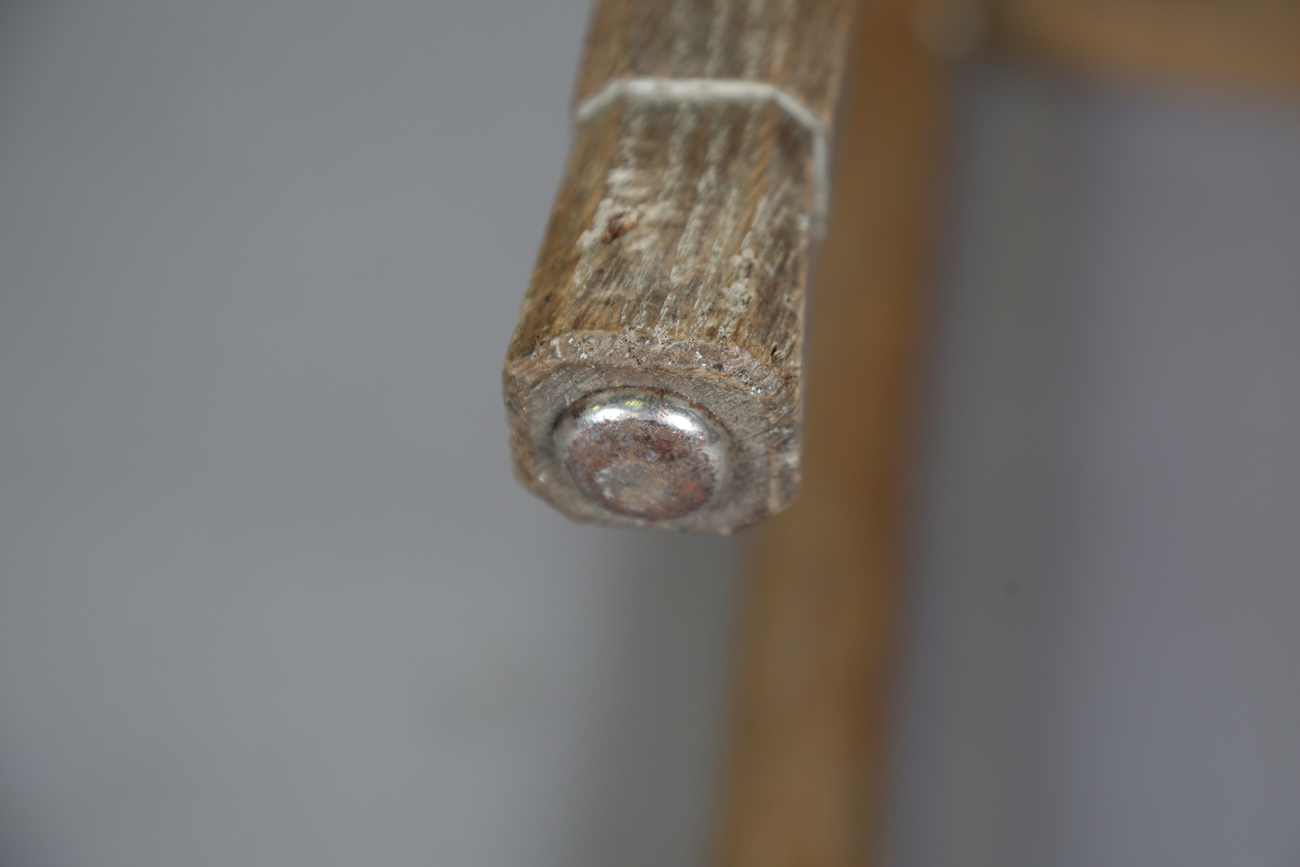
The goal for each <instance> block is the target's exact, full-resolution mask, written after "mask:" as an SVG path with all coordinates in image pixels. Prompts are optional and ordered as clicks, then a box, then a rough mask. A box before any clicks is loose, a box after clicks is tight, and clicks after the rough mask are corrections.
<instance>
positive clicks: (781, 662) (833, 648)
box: [717, 0, 946, 867]
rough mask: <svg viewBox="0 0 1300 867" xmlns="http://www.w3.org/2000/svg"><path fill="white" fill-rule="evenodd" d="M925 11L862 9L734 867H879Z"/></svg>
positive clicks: (732, 776) (935, 125)
mask: <svg viewBox="0 0 1300 867" xmlns="http://www.w3.org/2000/svg"><path fill="white" fill-rule="evenodd" d="M915 21H916V15H915V9H914V2H913V0H866V2H865V3H864V4H863V8H862V11H861V13H860V16H859V22H858V35H857V37H856V43H855V46H854V52H855V58H854V63H855V64H856V73H855V74H854V77H853V79H852V80H851V82H850V84H849V88H850V90H849V93H848V100H849V101H848V103H847V104H846V106H845V108H846V112H847V113H846V116H845V118H844V120H845V123H846V126H845V127H844V131H843V133H842V135H843V140H842V142H843V144H842V149H841V152H840V154H839V160H840V166H839V179H838V185H837V189H836V193H835V199H834V203H833V210H832V219H831V227H832V228H831V232H830V235H829V237H828V238H827V240H826V243H825V245H824V247H823V248H822V251H821V253H820V255H819V258H818V261H817V266H816V271H815V282H814V288H813V291H812V294H811V320H810V321H811V325H810V330H809V352H808V371H809V378H808V403H807V426H806V431H805V434H806V437H807V439H806V447H807V453H806V456H805V461H804V475H803V486H804V487H803V491H802V493H801V495H800V499H799V500H798V501H797V502H796V504H795V505H794V507H793V508H792V509H790V510H789V511H788V512H786V513H785V514H783V515H780V516H778V517H776V518H774V519H772V520H770V521H769V522H767V523H765V524H763V525H761V526H760V527H758V528H756V530H755V531H754V535H753V536H752V541H751V544H750V548H749V551H748V560H747V562H748V567H747V571H748V574H747V576H746V585H745V591H744V592H745V594H746V598H745V601H744V612H743V615H742V618H743V621H742V627H741V628H742V639H741V640H742V651H741V653H742V656H741V663H740V671H739V685H738V689H737V696H736V705H735V708H734V733H733V743H732V754H731V767H730V771H729V777H728V779H727V780H726V783H725V789H724V794H723V810H722V813H723V815H722V828H721V839H720V851H719V852H718V857H717V862H718V863H719V864H721V865H724V867H768V865H772V867H777V865H780V867H796V865H797V867H862V865H864V864H868V863H872V858H871V856H872V855H873V854H874V851H875V849H876V848H877V847H876V840H877V837H878V828H877V827H876V825H875V816H876V814H877V813H878V812H879V811H878V806H879V803H880V800H881V794H882V785H881V783H882V776H883V767H884V762H883V759H884V755H885V753H884V741H885V734H886V732H885V729H886V723H887V719H888V713H887V701H888V693H889V688H888V687H889V681H890V673H891V670H892V668H893V647H894V631H895V629H894V621H895V617H894V614H895V608H896V600H897V596H898V588H899V584H900V578H901V573H902V571H903V560H904V557H905V540H906V538H907V534H906V527H905V520H904V518H905V514H906V507H905V506H906V494H907V490H906V489H907V475H908V464H909V460H908V459H909V454H910V448H909V445H910V441H911V434H912V433H913V429H914V424H913V417H914V404H915V403H916V400H915V397H916V391H917V389H916V384H917V380H918V378H919V377H918V372H919V366H920V365H919V361H920V355H921V353H920V352H919V348H920V346H921V343H922V341H921V340H920V336H921V332H922V330H923V329H922V324H923V319H924V316H923V314H924V312H925V307H926V304H925V300H926V293H925V291H924V290H925V286H926V282H927V278H928V273H927V272H928V269H929V263H930V260H931V244H930V241H931V236H932V230H933V228H934V223H935V219H934V216H935V214H934V211H935V208H934V203H935V202H936V200H937V198H938V196H939V190H938V179H939V174H940V172H939V168H940V165H941V161H942V153H941V151H942V133H943V130H944V120H945V113H946V106H945V101H946V100H945V82H946V73H945V70H944V68H943V64H942V63H941V62H940V61H939V60H937V59H936V58H934V57H932V56H931V55H929V54H928V53H927V52H925V51H924V50H923V49H922V48H921V46H920V45H919V44H918V42H917V39H916V37H915Z"/></svg>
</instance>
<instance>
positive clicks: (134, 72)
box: [0, 0, 1300, 867]
mask: <svg viewBox="0 0 1300 867" xmlns="http://www.w3.org/2000/svg"><path fill="white" fill-rule="evenodd" d="M586 6H587V4H586V2H585V0H547V2H545V3H542V2H536V0H513V2H507V0H478V2H474V3H436V2H397V0H379V2H370V3H366V4H357V3H351V2H311V3H308V2H303V0H285V2H280V3H274V4H272V3H264V2H252V0H232V2H221V3H216V2H197V0H193V2H176V0H166V2H164V0H155V2H149V0H114V2H112V3H90V2H85V0H51V2H45V3H35V2H29V3H13V2H11V3H9V4H8V5H5V6H2V7H0V864H3V865H6V867H8V865H15V867H46V865H59V867H79V865H95V867H112V865H124V867H125V865H130V867H148V865H167V867H188V865H230V864H240V865H262V864H265V865H299V864H302V865H308V864H310V865H313V867H328V865H356V864H436V865H439V867H442V865H449V867H459V865H466V867H469V865H482V867H500V865H514V864H527V865H556V867H559V865H566V867H568V865H579V867H581V865H590V867H597V865H608V864H619V865H629V867H636V865H651V864H654V865H663V864H690V863H699V861H700V855H701V853H702V851H703V848H704V845H705V841H706V839H707V831H708V826H709V818H710V815H709V814H710V804H711V796H712V792H711V787H712V785H713V783H714V780H715V778H716V772H717V766H718V758H717V756H718V743H719V737H718V722H719V720H718V718H719V698H718V695H719V690H720V689H721V686H722V683H723V682H724V679H725V673H726V669H727V664H728V658H727V653H728V648H729V645H730V639H731V629H732V623H731V605H732V599H733V596H734V592H735V589H736V588H735V587H733V585H732V580H731V578H730V571H731V563H732V557H733V554H734V546H733V544H732V543H730V542H727V541H725V540H718V539H709V538H693V537H669V536H658V535H639V534H633V533H623V532H617V531H609V530H592V529H585V528H579V527H575V526H572V525H570V524H568V523H567V522H566V521H565V520H564V519H562V518H559V517H558V516H556V515H553V514H552V513H550V512H549V511H548V510H547V509H545V508H544V507H543V506H541V505H540V504H538V503H536V502H534V501H533V500H531V499H530V498H529V497H528V496H527V495H526V494H524V493H522V491H520V490H518V489H517V488H516V487H515V485H514V483H513V481H512V480H511V479H510V478H509V473H508V469H507V466H506V462H505V446H504V427H503V421H502V411H501V408H500V404H499V398H498V381H497V370H498V366H499V361H500V355H501V353H502V351H503V347H504V344H505V340H506V338H507V335H508V333H509V330H510V328H511V326H512V322H513V317H514V314H515V309H516V305H517V303H518V299H519V297H520V293H521V292H522V287H523V283H524V281H525V279H526V276H527V273H528V269H529V268H530V267H531V264H532V257H533V251H534V250H535V247H536V243H537V239H538V237H539V235H540V231H541V228H542V223H543V220H544V219H545V215H546V211H547V209H548V207H549V200H550V196H551V194H552V192H553V190H554V185H555V182H556V180H557V178H558V173H559V170H560V165H561V160H562V157H563V153H564V148H565V146H566V144H567V129H566V120H565V114H566V101H567V94H568V89H569V85H570V80H571V76H572V72H573V67H574V63H575V59H576V56H577V51H578V42H579V38H580V35H581V31H582V22H583V19H584V17H585V14H586ZM964 82H965V83H964V85H963V88H962V92H961V94H960V96H959V101H958V103H959V104H958V120H959V126H958V129H959V135H958V140H957V148H956V156H955V164H954V204H953V208H952V216H951V221H950V228H949V241H950V243H949V245H948V250H947V253H946V254H945V255H946V260H945V261H946V269H945V275H946V276H945V280H944V286H943V288H942V293H941V294H942V307H941V310H942V314H941V316H940V322H939V333H940V335H941V336H940V340H939V341H938V343H937V346H936V362H935V373H934V390H933V394H934V401H933V405H932V407H931V409H930V416H929V417H930V425H929V428H928V430H929V433H928V434H927V445H926V455H927V463H926V466H925V471H924V473H923V478H922V483H923V491H924V492H925V495H924V497H923V499H922V509H921V515H920V519H921V520H920V529H919V531H918V535H917V539H916V549H917V557H918V563H919V565H920V570H919V575H918V580H917V584H916V587H915V590H914V593H913V605H912V610H911V635H912V638H911V641H910V644H909V648H908V655H907V659H908V662H907V669H906V672H905V673H906V677H905V679H904V683H903V687H902V690H901V701H900V711H899V714H900V722H899V725H900V732H901V737H900V745H899V751H898V759H897V763H896V764H897V769H898V772H897V781H896V792H897V796H896V798H895V805H894V810H895V817H894V823H893V827H894V829H895V833H894V839H893V841H892V847H891V853H892V854H891V857H892V859H893V862H894V863H895V864H897V865H900V867H913V865H915V867H943V865H952V867H978V865H989V867H1011V865H1025V867H1041V865H1046V864H1050V865H1053V867H1073V865H1081V867H1082V865H1098V867H1102V865H1105V867H1109V865H1114V867H1121V865H1131V864H1144V865H1145V864H1178V865H1180V867H1197V865H1206V867H1209V865H1215V867H1222V865H1226V864H1242V865H1251V867H1255V865H1278V867H1289V865H1294V864H1296V863H1300V823H1297V822H1296V821H1295V817H1296V816H1297V815H1300V639H1297V637H1296V633H1295V627H1294V624H1295V623H1296V622H1297V619H1300V617H1298V616H1300V581H1298V580H1297V579H1298V578H1300V575H1298V574H1297V573H1298V572H1300V541H1297V538H1298V534H1297V533H1296V532H1295V526H1296V518H1297V515H1300V509H1298V508H1297V507H1298V506H1300V502H1298V500H1300V462H1298V461H1297V459H1296V456H1295V443H1296V442H1297V441H1298V440H1300V436H1298V435H1300V391H1298V390H1297V388H1296V385H1295V383H1296V381H1297V374H1300V342H1298V341H1297V339H1296V334H1297V330H1298V329H1297V326H1300V256H1297V254H1296V249H1295V248H1296V246H1297V243H1296V242H1297V238H1298V237H1300V232H1297V229H1298V228H1300V163H1297V161H1296V160H1295V154H1296V153H1298V152H1300V114H1297V109H1296V108H1295V106H1291V105H1284V104H1278V103H1274V104H1269V103H1265V102H1260V101H1255V102H1249V101H1247V102H1240V101H1230V100H1205V99H1194V98H1190V97H1187V96H1180V95H1178V94H1176V93H1173V92H1168V91H1166V92H1158V91H1154V90H1148V91H1145V92H1133V93H1125V92H1121V91H1116V90H1113V89H1105V88H1097V87H1080V86H1077V85H1074V84H1070V83H1069V82H1062V81H1054V80H1051V79H1046V78H1042V77H1037V76H1033V75H1029V74H1026V73H1024V72H1023V71H1017V70H1014V69H1006V68H1000V67H997V66H989V65H984V66H977V67H975V68H972V69H970V70H967V72H966V73H965V77H964Z"/></svg>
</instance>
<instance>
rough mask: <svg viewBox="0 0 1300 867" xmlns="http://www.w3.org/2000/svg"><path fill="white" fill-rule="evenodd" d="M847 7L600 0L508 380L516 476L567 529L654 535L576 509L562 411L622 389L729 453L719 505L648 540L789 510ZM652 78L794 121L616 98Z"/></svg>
mask: <svg viewBox="0 0 1300 867" xmlns="http://www.w3.org/2000/svg"><path fill="white" fill-rule="evenodd" d="M851 11H852V3H851V2H849V0H750V2H743V3H742V2H739V0H673V2H665V3H644V2H637V0H603V2H600V3H598V4H597V6H596V9H595V12H594V16H593V23H592V30H591V34H590V38H589V40H588V47H587V53H586V57H585V59H584V61H583V65H582V71H581V72H580V74H579V79H578V80H579V84H578V87H577V97H578V103H577V104H578V108H579V115H580V120H579V122H578V124H577V128H576V132H575V141H574V145H573V149H572V152H571V155H570V159H569V163H568V167H567V169H566V171H565V175H564V179H563V181H562V182H561V186H560V191H559V193H558V195H557V197H556V204H555V208H554V211H553V213H552V216H551V220H550V224H549V226H548V227H547V230H546V233H545V236H544V239H543V242H542V248H541V252H540V254H539V256H538V262H537V267H536V269H535V270H534V272H533V275H532V279H531V281H530V283H529V287H528V291H527V294H526V296H525V298H524V301H523V305H522V308H521V311H520V319H519V325H518V328H517V330H516V331H515V334H514V337H513V339H512V340H511V343H510V347H509V350H508V352H507V358H506V366H505V372H504V380H505V392H506V401H507V403H506V406H507V418H508V420H509V422H510V426H511V450H512V454H513V458H514V461H515V469H516V475H517V476H518V477H519V479H520V480H521V482H523V484H525V485H526V486H528V487H529V488H530V489H531V490H533V491H534V492H535V493H537V494H538V495H540V496H542V497H544V498H546V499H548V500H550V501H551V502H552V503H553V504H555V505H556V506H557V507H559V508H560V509H562V510H563V511H565V512H566V513H568V514H569V515H571V516H573V517H576V518H579V519H583V520H592V521H598V522H603V523H621V524H628V525H635V526H650V525H651V523H650V522H646V521H640V520H636V519H632V518H620V517H617V516H611V515H610V514H608V513H605V512H603V511H602V510H600V509H599V508H598V507H596V506H594V505H593V504H592V503H590V502H588V501H586V500H585V499H583V498H582V497H581V495H579V494H578V493H577V491H576V490H575V489H574V488H573V486H572V484H571V483H570V482H569V481H568V479H567V477H566V475H565V473H564V471H563V469H562V468H561V467H560V466H559V465H558V462H557V460H556V457H555V452H554V448H553V445H552V443H551V431H552V429H553V425H554V423H555V419H556V417H557V416H558V415H559V414H560V413H561V412H562V411H563V410H564V409H565V407H567V406H568V405H569V404H570V403H572V402H573V401H574V400H576V399H578V398H580V397H582V396H583V395H585V394H589V393H592V392H594V391H600V390H604V389H608V388H614V387H625V386H642V387H645V386H648V387H654V388H661V389H665V390H667V391H671V392H675V393H677V394H679V395H681V396H683V397H685V398H687V399H689V400H691V401H694V402H695V403H697V404H700V405H702V406H704V407H705V408H706V409H708V410H709V411H710V412H712V413H713V415H714V416H715V417H716V418H717V419H718V420H719V421H720V422H721V423H722V424H723V425H724V426H725V427H726V428H727V429H728V430H729V431H730V433H731V436H732V439H733V441H734V442H735V450H736V453H735V455H734V456H733V461H734V463H733V466H734V468H735V469H734V472H733V476H732V481H731V482H730V486H729V489H728V490H726V491H725V492H723V495H721V496H720V497H719V498H718V501H717V502H716V503H715V504H713V505H711V506H710V507H707V508H706V509H703V510H701V511H700V512H697V513H693V514H691V515H688V516H686V517H684V518H678V519H674V520H670V521H662V522H657V523H655V524H653V525H654V526H661V527H665V528H668V529H694V530H710V531H717V532H730V531H731V530H734V529H736V528H738V527H741V526H744V525H746V524H748V523H749V522H751V521H753V520H755V519H757V518H759V517H762V516H764V515H766V514H769V513H771V512H774V511H777V510H779V509H781V508H782V507H784V506H785V505H786V504H787V503H788V502H789V501H790V499H791V498H792V497H793V495H794V492H795V490H796V488H797V485H798V478H799V457H800V418H801V410H802V377H801V373H800V370H801V360H802V354H803V340H802V337H803V320H804V313H803V311H804V289H805V280H806V274H807V270H808V264H809V260H810V255H811V248H812V245H813V242H814V237H813V236H814V232H813V228H814V221H815V219H816V217H817V214H816V213H814V207H813V206H814V193H815V191H816V189H817V185H818V183H819V182H821V181H822V180H823V179H822V178H820V177H819V174H818V173H819V170H820V171H824V166H822V167H819V165H818V159H817V157H818V151H819V149H820V148H823V146H824V144H825V138H826V137H828V136H830V135H831V134H832V133H833V129H834V125H833V123H832V120H833V117H834V113H835V105H836V102H837V99H838V91H839V87H840V79H841V77H842V76H841V73H842V70H843V65H844V57H845V54H846V50H845V49H846V43H847V36H846V34H847V33H848V31H849V22H850V19H851ZM645 76H651V77H655V78H661V79H665V80H674V81H678V82H681V81H687V82H689V81H692V80H695V79H699V78H708V79H712V80H714V81H734V80H735V79H741V80H743V81H746V82H759V83H761V84H765V85H771V86H772V87H773V88H775V89H777V90H779V92H780V94H782V95H783V96H782V97H781V99H783V100H787V101H788V100H790V99H793V101H794V109H793V110H792V108H791V106H790V104H788V102H787V103H786V104H783V103H782V102H781V100H779V99H772V98H766V97H763V96H759V97H757V98H755V97H754V96H753V95H748V96H746V95H743V94H742V95H741V96H737V95H736V94H735V93H734V92H730V93H723V94H721V95H719V93H717V92H715V91H703V92H696V91H692V90H691V88H690V87H687V88H685V89H681V90H679V91H678V92H674V93H669V94H659V95H650V96H646V95H644V94H642V95H628V94H626V93H623V94H621V95H618V94H615V95H613V96H612V97H611V96H610V95H609V93H607V92H606V88H607V87H608V86H609V84H610V83H611V82H613V81H617V80H625V79H627V78H629V77H631V78H642V77H645ZM601 93H606V97H608V98H605V99H603V100H602V101H601V102H600V103H599V104H598V105H595V107H594V108H593V104H592V103H591V102H590V101H589V100H591V99H592V98H593V97H598V95H599V94H601ZM800 112H805V113H806V114H807V117H804V116H802V115H801V114H800ZM810 121H811V123H810Z"/></svg>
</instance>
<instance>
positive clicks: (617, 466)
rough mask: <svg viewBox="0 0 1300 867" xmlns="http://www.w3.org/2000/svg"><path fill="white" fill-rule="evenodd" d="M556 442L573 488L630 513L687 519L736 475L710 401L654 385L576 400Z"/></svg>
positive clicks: (654, 518)
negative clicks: (700, 403)
mask: <svg viewBox="0 0 1300 867" xmlns="http://www.w3.org/2000/svg"><path fill="white" fill-rule="evenodd" d="M555 448H556V452H557V454H558V455H559V458H560V462H561V463H562V464H563V465H564V468H565V469H566V470H567V471H568V474H569V478H570V479H571V480H572V481H573V485H574V487H576V488H577V489H578V490H579V491H580V492H581V493H582V494H583V496H585V497H586V498H587V499H588V500H591V501H592V502H594V503H597V504H598V505H600V506H601V507H602V508H604V509H606V510H607V511H609V512H611V513H613V514H616V515H621V516H624V517H631V518H640V519H642V520H646V521H666V520H671V519H673V518H680V517H682V516H683V515H688V514H690V513H691V512H694V511H696V510H698V509H700V508H703V507H704V506H706V505H707V504H709V503H710V502H712V501H713V500H714V499H715V498H716V497H717V496H718V494H719V492H720V491H721V490H722V489H723V488H724V487H725V486H726V483H727V481H728V480H729V473H730V466H729V463H730V462H729V454H730V452H731V438H730V437H729V436H728V435H727V432H726V430H725V429H724V428H723V427H722V425H720V424H719V423H718V422H717V421H716V420H715V419H714V418H713V416H712V415H711V414H710V413H709V412H708V410H706V409H704V408H703V407H699V406H696V405H695V404H692V403H690V402H689V401H687V400H685V399H683V398H681V397H678V396H677V395H674V394H669V393H667V392H662V391H657V390H653V389H641V388H626V389H617V390H613V391H604V392H599V393H597V394H592V395H588V396H587V397H584V398H582V399H581V400H579V401H577V402H576V403H574V404H573V405H572V406H570V407H569V409H568V410H566V411H565V413H564V414H563V415H562V416H561V417H560V421H559V423H558V424H557V425H556V428H555Z"/></svg>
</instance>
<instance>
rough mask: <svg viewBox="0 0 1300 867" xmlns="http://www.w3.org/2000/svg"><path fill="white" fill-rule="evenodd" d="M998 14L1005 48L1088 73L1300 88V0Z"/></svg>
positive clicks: (1123, 2)
mask: <svg viewBox="0 0 1300 867" xmlns="http://www.w3.org/2000/svg"><path fill="white" fill-rule="evenodd" d="M989 11H990V17H991V21H992V31H993V35H994V37H995V41H996V42H997V43H998V44H999V45H1000V46H1001V47H1003V48H1004V49H1008V50H1010V51H1012V52H1014V53H1017V54H1021V55H1026V56H1030V57H1033V58H1035V59H1039V60H1043V61H1047V62H1049V63H1052V64H1055V65H1059V66H1065V67H1068V68H1071V69H1075V70H1078V71H1080V72H1084V73H1088V74H1093V75H1100V76H1103V77H1110V78H1122V79H1126V80H1134V79H1147V80H1164V81H1167V82H1174V83H1187V84H1192V85H1197V86H1202V87H1207V86H1208V87H1215V88H1221V89H1222V88H1224V87H1228V88H1236V89H1247V90H1274V91H1281V92H1290V93H1294V92H1295V90H1296V89H1297V88H1300V3H1297V2H1296V0H990V3H989Z"/></svg>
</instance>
